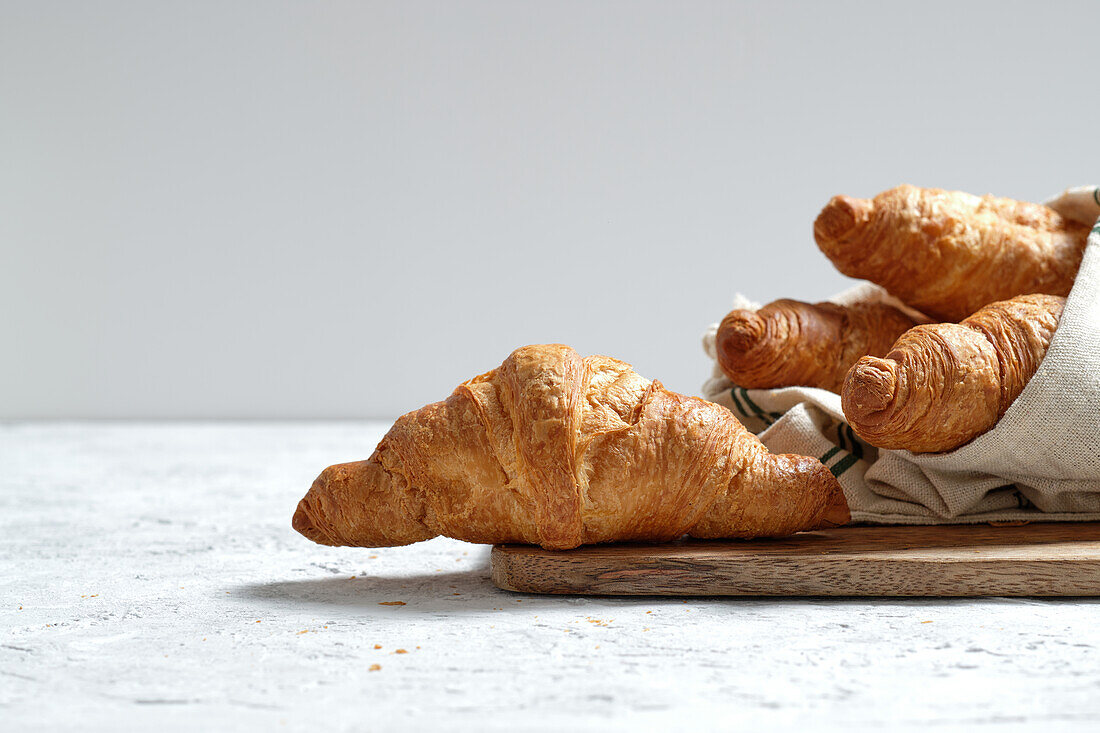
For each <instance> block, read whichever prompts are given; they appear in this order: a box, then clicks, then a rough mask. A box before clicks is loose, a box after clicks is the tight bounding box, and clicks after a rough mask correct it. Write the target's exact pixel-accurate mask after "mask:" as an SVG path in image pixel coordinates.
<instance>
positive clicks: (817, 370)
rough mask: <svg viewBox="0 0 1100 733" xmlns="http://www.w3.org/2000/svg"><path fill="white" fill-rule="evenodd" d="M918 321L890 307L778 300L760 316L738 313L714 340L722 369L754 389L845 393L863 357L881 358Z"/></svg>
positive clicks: (732, 314)
mask: <svg viewBox="0 0 1100 733" xmlns="http://www.w3.org/2000/svg"><path fill="white" fill-rule="evenodd" d="M916 324H917V321H915V320H914V319H912V318H911V317H909V316H908V315H906V314H905V313H903V312H902V311H900V310H898V309H897V308H895V307H893V306H891V305H887V304H885V303H855V304H852V305H847V306H843V305H836V304H834V303H816V304H812V303H803V302H801V301H797V300H788V299H783V300H777V301H775V302H774V303H769V304H768V305H766V306H764V307H763V308H761V309H760V310H758V311H751V310H734V311H730V313H729V314H728V315H727V316H726V317H725V318H724V319H722V323H721V324H720V325H719V327H718V334H717V338H716V341H715V345H716V350H717V355H718V365H719V366H720V367H721V368H722V371H723V372H724V373H725V374H726V376H728V377H729V378H730V379H731V380H733V382H734V383H735V384H738V385H740V386H742V387H749V388H751V389H770V388H772V387H790V386H803V387H820V388H822V389H827V390H831V391H833V392H840V389H841V387H842V386H843V384H844V376H845V375H846V374H847V373H848V369H850V368H851V366H852V365H853V364H855V362H856V360H857V359H859V358H860V357H861V356H866V355H868V354H870V355H873V356H882V355H884V354H885V353H886V352H887V351H888V350H889V349H890V346H891V345H892V344H893V343H894V341H895V340H897V338H898V336H900V335H901V334H903V333H905V331H906V330H908V329H910V328H912V327H913V326H915V325H916Z"/></svg>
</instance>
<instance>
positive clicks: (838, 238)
mask: <svg viewBox="0 0 1100 733" xmlns="http://www.w3.org/2000/svg"><path fill="white" fill-rule="evenodd" d="M872 207H873V203H872V202H871V201H868V200H867V199H857V198H852V197H851V196H833V198H832V199H831V200H830V201H829V203H828V204H826V205H825V208H824V209H822V210H821V213H820V214H818V215H817V219H816V220H815V221H814V239H815V240H816V241H817V244H818V246H821V247H825V246H828V245H834V244H837V243H839V242H843V241H845V240H847V239H849V238H851V236H852V235H853V234H855V233H856V232H857V231H858V230H859V229H860V228H862V227H863V225H864V224H866V223H867V221H868V220H869V219H870V216H871V208H872Z"/></svg>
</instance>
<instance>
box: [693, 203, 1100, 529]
mask: <svg viewBox="0 0 1100 733" xmlns="http://www.w3.org/2000/svg"><path fill="white" fill-rule="evenodd" d="M1046 203H1047V205H1048V206H1051V207H1052V208H1054V209H1056V210H1058V211H1059V212H1060V213H1061V214H1062V215H1063V216H1066V217H1067V218H1071V219H1074V220H1076V221H1081V222H1084V223H1088V224H1093V223H1094V222H1095V223H1096V225H1095V226H1094V228H1093V230H1092V233H1091V234H1090V235H1089V240H1088V246H1087V248H1086V250H1085V256H1084V260H1083V262H1082V264H1081V270H1080V271H1079V272H1078V274H1077V280H1076V282H1075V283H1074V286H1073V290H1072V292H1070V294H1069V297H1068V298H1067V300H1066V306H1065V310H1064V312H1063V313H1062V319H1061V321H1060V323H1059V325H1058V330H1057V331H1056V332H1055V334H1054V338H1053V340H1052V341H1051V344H1050V349H1049V350H1048V351H1047V354H1046V357H1045V358H1044V359H1043V362H1042V364H1041V365H1040V366H1039V370H1038V371H1037V372H1036V373H1035V376H1034V377H1032V378H1031V381H1030V382H1029V383H1028V385H1027V387H1025V388H1024V391H1023V393H1022V394H1021V395H1020V396H1019V397H1018V398H1017V399H1016V401H1015V402H1014V403H1013V404H1012V405H1011V407H1009V408H1008V412H1006V413H1005V415H1004V417H1002V418H1001V420H1000V422H999V423H997V425H996V427H994V428H993V429H992V430H990V431H989V432H987V433H985V434H983V435H980V436H978V437H977V438H975V439H974V440H973V441H971V442H970V443H968V444H966V445H964V446H962V447H961V448H958V449H956V450H954V451H951V452H948V453H935V454H915V453H910V452H909V451H898V450H879V449H877V448H874V447H873V446H870V445H868V444H866V443H864V442H863V441H862V440H860V439H859V438H857V437H856V435H855V433H854V432H852V429H851V427H849V426H848V424H847V423H846V422H845V421H844V413H843V412H842V411H841V409H840V396H839V395H837V394H834V393H832V392H829V391H827V390H822V389H815V388H811V387H787V388H782V389H748V390H746V389H742V388H740V387H737V386H735V385H733V384H732V383H731V382H730V381H729V380H728V379H727V378H726V377H725V376H724V375H723V374H722V372H721V371H720V370H719V369H718V368H717V362H715V369H714V376H713V377H712V378H711V379H710V380H708V381H707V382H706V384H704V385H703V394H704V396H705V397H706V398H707V399H709V400H711V401H713V402H717V403H719V404H722V405H725V406H726V407H728V408H729V409H731V410H732V411H733V412H734V414H735V415H737V417H738V418H740V419H741V421H742V422H744V423H745V425H746V426H747V427H748V428H749V429H750V430H752V431H754V432H757V433H758V434H759V435H760V439H761V440H762V441H763V442H764V444H765V445H767V446H768V448H770V449H771V450H772V451H773V452H777V453H801V454H803V455H810V456H815V457H818V458H820V459H821V461H822V462H823V463H825V465H827V466H828V467H829V468H830V469H831V470H832V471H833V473H834V474H835V475H836V476H837V479H838V480H839V481H840V484H841V486H843V487H844V494H845V496H846V497H847V499H848V505H849V507H850V508H851V510H852V518H853V520H854V521H862V522H875V523H883V524H947V523H965V522H988V521H1013V520H1042V521H1052V520H1067V521H1068V520H1100V222H1097V219H1098V217H1100V187H1095V186H1088V187H1082V188H1075V189H1070V190H1068V191H1066V192H1065V193H1063V194H1061V195H1060V196H1057V197H1055V198H1054V199H1052V200H1050V201H1047V202H1046ZM868 296H873V297H880V298H883V299H886V300H890V301H891V302H896V301H893V299H891V298H890V296H889V295H887V294H886V293H885V292H884V291H882V289H881V288H878V287H877V286H874V285H870V284H863V285H859V286H857V287H856V288H853V289H852V290H849V291H846V292H844V293H842V294H841V295H839V296H837V297H836V298H833V300H834V301H836V302H844V301H848V300H852V299H855V298H866V297H868ZM738 297H739V298H740V296H738ZM746 305H747V302H746V301H745V300H744V299H743V298H740V301H739V303H738V304H737V305H736V306H735V307H745V306H746ZM716 330H717V326H716V325H715V326H712V327H711V328H710V330H709V331H708V332H707V334H706V336H704V339H703V344H704V348H705V350H706V352H707V354H708V355H709V356H710V357H711V358H712V359H714V358H715V350H714V335H715V331H716Z"/></svg>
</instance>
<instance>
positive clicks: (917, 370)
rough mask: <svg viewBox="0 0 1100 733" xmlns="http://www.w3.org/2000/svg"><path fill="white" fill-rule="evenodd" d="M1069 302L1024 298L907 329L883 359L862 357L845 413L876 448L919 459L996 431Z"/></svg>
mask: <svg viewBox="0 0 1100 733" xmlns="http://www.w3.org/2000/svg"><path fill="white" fill-rule="evenodd" d="M1064 304H1065V298H1062V297H1059V296H1055V295H1021V296H1019V297H1016V298H1012V299H1011V300H1006V301H1001V302H999V303H992V304H990V305H988V306H986V307H985V308H982V309H981V310H979V311H978V312H977V313H975V314H974V315H972V316H970V317H969V318H967V319H965V320H963V321H962V322H961V323H937V324H931V325H923V326H917V327H915V328H913V329H910V330H909V331H906V332H905V334H903V335H902V337H901V338H900V339H898V341H897V343H896V344H894V347H893V348H892V349H891V350H890V353H888V354H887V355H886V357H885V358H884V359H878V358H875V357H864V358H863V359H860V360H859V361H858V362H856V365H855V366H854V367H852V370H851V371H850V372H849V373H848V377H847V379H846V380H845V382H844V390H843V392H842V394H841V407H842V409H843V410H844V415H845V417H847V419H848V422H849V423H850V424H851V426H852V429H853V430H855V432H856V433H857V434H858V435H859V436H860V437H861V438H863V439H864V440H866V441H867V442H868V443H870V444H871V445H875V446H878V447H880V448H902V449H906V450H910V451H913V452H914V453H938V452H942V451H948V450H953V449H955V448H958V447H959V446H961V445H964V444H966V443H968V442H970V441H971V440H973V439H974V438H976V437H977V436H979V435H981V434H982V433H984V432H986V431H988V430H989V429H991V428H992V427H993V426H994V425H996V424H997V421H998V420H1000V419H1001V416H1002V415H1004V413H1005V411H1006V410H1008V408H1009V406H1010V405H1011V404H1012V403H1013V402H1014V401H1015V400H1016V398H1017V397H1019V396H1020V393H1021V392H1023V390H1024V387H1025V386H1027V383H1028V381H1030V380H1031V377H1032V376H1033V375H1034V374H1035V371H1036V370H1037V369H1038V368H1039V363H1040V362H1041V361H1042V360H1043V356H1045V355H1046V351H1047V348H1048V347H1049V346H1050V340H1051V338H1053V336H1054V331H1055V329H1056V328H1057V327H1058V319H1059V318H1061V315H1062V306H1063V305H1064Z"/></svg>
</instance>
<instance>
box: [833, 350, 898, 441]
mask: <svg viewBox="0 0 1100 733" xmlns="http://www.w3.org/2000/svg"><path fill="white" fill-rule="evenodd" d="M897 389H898V379H897V369H896V362H893V361H890V360H888V359H878V358H876V357H873V356H865V357H863V358H862V359H860V360H859V361H857V362H856V363H855V365H854V366H853V367H852V368H851V370H850V371H849V372H848V376H847V377H846V378H845V379H844V389H843V391H842V392H841V395H840V401H841V408H842V409H843V410H844V415H845V416H846V417H847V418H848V420H849V422H852V423H861V422H872V421H871V420H869V419H868V418H870V417H871V416H873V415H875V414H876V413H880V412H882V411H883V410H885V409H887V408H888V407H889V406H890V405H891V403H893V401H894V396H895V394H896V393H897ZM853 427H857V426H856V425H853ZM857 432H858V428H857Z"/></svg>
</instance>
